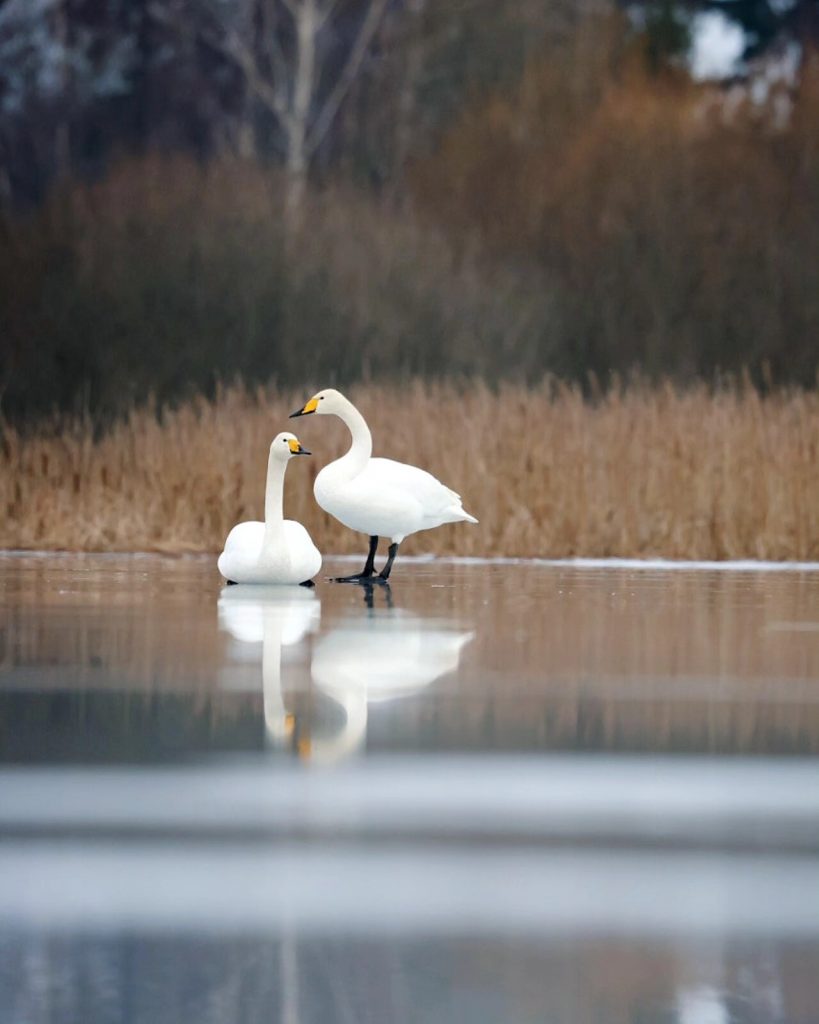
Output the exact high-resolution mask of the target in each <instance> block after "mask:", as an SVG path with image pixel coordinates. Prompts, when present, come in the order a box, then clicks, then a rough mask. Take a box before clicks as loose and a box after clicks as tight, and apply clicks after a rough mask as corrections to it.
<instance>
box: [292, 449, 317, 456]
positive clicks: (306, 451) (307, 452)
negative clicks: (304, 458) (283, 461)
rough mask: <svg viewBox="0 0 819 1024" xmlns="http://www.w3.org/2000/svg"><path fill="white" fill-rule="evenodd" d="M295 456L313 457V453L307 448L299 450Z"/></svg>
mask: <svg viewBox="0 0 819 1024" xmlns="http://www.w3.org/2000/svg"><path fill="white" fill-rule="evenodd" d="M294 454H295V455H312V454H313V453H312V452H309V451H308V450H307V449H306V448H299V450H298V451H297V452H295V453H294Z"/></svg>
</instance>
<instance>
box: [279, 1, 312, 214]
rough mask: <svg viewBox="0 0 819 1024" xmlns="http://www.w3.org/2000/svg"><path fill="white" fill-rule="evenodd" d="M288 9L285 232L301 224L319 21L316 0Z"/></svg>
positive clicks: (302, 2)
mask: <svg viewBox="0 0 819 1024" xmlns="http://www.w3.org/2000/svg"><path fill="white" fill-rule="evenodd" d="M289 9H290V12H291V14H292V15H293V19H294V21H295V27H296V65H295V68H294V72H293V93H292V95H293V98H292V102H291V107H290V112H289V117H288V118H287V124H286V130H287V195H286V199H285V223H286V224H287V228H288V231H296V230H298V228H299V226H300V222H301V212H302V208H303V206H304V193H305V187H306V183H307V130H308V127H309V124H310V115H311V113H312V107H313V93H314V90H315V74H316V44H317V39H318V29H319V27H320V19H319V17H318V9H317V7H316V0H291V6H290V8H289Z"/></svg>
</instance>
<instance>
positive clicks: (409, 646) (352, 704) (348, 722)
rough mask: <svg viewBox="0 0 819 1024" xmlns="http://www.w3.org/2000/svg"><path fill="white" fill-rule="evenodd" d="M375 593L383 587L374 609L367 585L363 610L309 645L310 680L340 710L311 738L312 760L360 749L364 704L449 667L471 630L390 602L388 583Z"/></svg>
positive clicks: (399, 693) (393, 695)
mask: <svg viewBox="0 0 819 1024" xmlns="http://www.w3.org/2000/svg"><path fill="white" fill-rule="evenodd" d="M375 593H376V594H379V593H383V595H384V597H385V599H386V606H385V607H384V608H379V609H377V610H376V608H375V607H374V603H373V596H374V593H373V588H372V587H367V588H366V590H365V597H366V604H367V608H366V610H365V611H364V614H362V615H360V616H355V617H349V618H346V619H344V620H343V621H342V622H341V623H340V624H339V625H337V626H335V627H334V628H333V629H330V630H328V632H326V633H324V634H323V635H321V636H320V637H319V638H318V639H317V640H316V642H315V644H314V646H313V658H312V662H311V665H310V671H311V674H312V677H313V682H314V683H315V685H316V686H317V687H318V688H319V689H320V690H321V691H322V692H323V693H325V694H327V695H328V696H329V697H331V698H332V699H333V700H334V701H335V702H336V703H337V704H340V705H341V707H342V708H343V710H344V714H345V721H344V724H343V726H342V727H341V729H340V730H339V731H338V732H337V733H336V735H335V736H333V737H332V738H323V739H322V740H321V741H319V740H318V739H317V738H316V739H314V741H313V744H312V750H311V755H312V757H313V758H314V759H315V760H323V761H332V760H336V759H338V758H341V757H344V756H346V755H348V754H350V753H353V752H354V751H356V750H358V749H360V748H361V747H362V746H363V744H364V740H365V737H366V731H367V716H368V706H369V705H370V704H376V703H380V702H384V701H390V700H396V699H398V698H401V697H406V696H409V695H410V694H414V693H418V692H419V691H420V690H423V689H424V687H426V686H429V684H430V683H432V682H434V681H435V680H436V679H439V678H440V677H441V676H444V675H446V674H447V673H449V672H454V671H455V670H456V669H457V668H458V664H459V662H460V659H461V652H462V650H463V648H464V646H465V645H466V644H467V643H468V642H469V641H470V640H471V639H472V637H473V635H474V634H473V633H472V632H471V631H465V630H459V629H455V628H452V627H451V626H447V625H444V624H442V623H441V622H440V621H438V620H436V619H428V618H424V617H422V616H420V615H414V614H411V613H409V612H407V611H405V610H404V609H401V608H395V607H393V604H392V598H391V594H390V590H389V587H388V586H387V587H384V586H380V587H376V588H375Z"/></svg>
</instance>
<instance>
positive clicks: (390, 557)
mask: <svg viewBox="0 0 819 1024" xmlns="http://www.w3.org/2000/svg"><path fill="white" fill-rule="evenodd" d="M397 553H398V545H397V544H390V546H389V550H388V553H387V561H386V564H385V565H384V568H383V569H382V570H381V572H380V573H379V574H378V575H379V576H380V577H381V579H382V580H388V579H389V578H390V573H391V572H392V563H393V562H394V561H395V556H396V554H397Z"/></svg>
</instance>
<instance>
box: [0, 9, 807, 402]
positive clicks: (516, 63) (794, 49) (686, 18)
mask: <svg viewBox="0 0 819 1024" xmlns="http://www.w3.org/2000/svg"><path fill="white" fill-rule="evenodd" d="M713 6H714V5H711V4H708V3H701V4H694V3H692V4H689V5H688V6H687V10H688V13H687V14H686V13H682V14H681V13H680V11H681V10H682V11H683V12H685V10H686V7H685V5H683V6H682V7H681V6H680V5H676V4H670V3H665V2H659V0H658V2H654V3H640V4H637V3H630V4H614V3H612V2H610V0H583V2H582V3H578V2H569V0H548V2H546V0H502V2H499V0H453V2H452V3H447V4H438V3H432V2H430V0H339V2H338V3H336V4H330V3H328V2H326V0H289V2H288V3H284V2H283V0H235V2H234V3H223V2H221V0H127V2H126V0H107V2H105V3H103V2H102V0H36V2H31V3H29V2H23V0H0V58H2V60H1V61H0V403H2V404H0V412H2V414H3V415H5V416H6V417H8V418H10V419H11V420H13V421H16V422H22V421H24V420H26V419H29V418H31V417H35V416H39V415H42V414H44V413H49V412H51V411H52V410H55V409H60V410H70V411H75V410H78V409H89V410H90V411H92V412H94V413H100V414H104V415H107V414H111V413H116V412H118V411H121V410H123V409H125V408H127V407H128V406H129V405H130V404H132V403H133V402H134V401H143V400H145V399H146V398H148V397H149V396H154V397H156V398H157V399H158V400H160V401H165V400H169V399H174V398H176V397H180V396H184V395H186V394H189V393H191V392H195V391H205V392H206V393H210V392H212V391H213V389H214V388H215V387H216V386H217V385H218V383H219V381H221V380H230V379H232V378H234V377H236V376H242V377H244V378H245V379H247V380H248V381H250V382H253V381H261V380H266V379H269V378H271V377H274V378H276V379H278V380H279V381H280V382H281V383H282V384H283V385H294V384H302V383H304V382H305V381H313V382H316V383H327V382H330V381H333V382H337V383H340V384H344V383H348V382H350V381H353V380H357V379H360V378H362V377H371V378H374V379H382V378H394V377H395V376H396V375H402V376H407V377H409V376H457V377H466V376H471V375H479V376H483V377H486V378H489V379H492V380H495V379H500V378H509V379H517V380H525V381H536V380H538V379H539V378H541V377H542V376H543V375H544V374H557V375H560V376H564V377H568V378H571V379H580V380H588V379H589V377H590V375H594V376H596V377H597V379H598V380H600V381H601V382H605V381H606V380H607V379H608V378H609V377H610V375H611V374H612V373H615V374H619V375H627V374H629V373H630V372H632V371H635V370H636V371H640V372H641V373H643V374H644V375H648V376H650V377H658V378H659V377H668V376H671V377H674V378H675V379H678V380H681V381H686V380H690V379H693V378H696V377H703V376H704V377H706V378H713V377H714V376H715V375H716V374H723V373H738V372H741V371H744V370H748V371H749V372H750V373H751V374H752V375H753V376H754V377H755V378H756V379H757V380H758V381H759V382H761V383H768V382H774V383H777V384H778V383H797V384H802V385H806V386H811V385H813V384H814V383H815V378H816V371H817V364H819V358H817V352H818V351H819V350H818V349H817V339H819V62H818V61H817V57H816V50H815V46H814V41H815V38H816V20H817V19H816V12H817V8H818V7H819V5H818V4H817V3H816V2H815V0H807V2H806V0H798V2H795V3H793V4H790V5H788V4H782V3H778V4H767V3H754V4H744V3H736V4H733V5H718V6H719V7H720V9H728V8H730V12H731V15H732V16H733V17H735V18H736V19H737V22H738V23H739V24H742V26H743V28H744V29H745V30H746V31H747V33H748V35H747V39H748V52H747V57H748V60H747V62H746V63H745V64H744V65H743V67H742V68H741V71H742V74H741V75H740V76H738V77H737V79H736V80H735V81H733V82H732V83H730V84H729V85H715V84H706V83H697V82H694V81H692V79H691V77H690V75H689V74H688V72H687V70H686V63H685V59H684V57H685V51H686V49H687V47H688V46H689V45H690V43H691V29H692V26H693V24H694V22H693V21H691V20H690V19H691V18H693V17H694V16H695V15H696V14H698V13H701V12H702V10H704V9H707V8H710V7H713ZM786 64H790V65H791V66H792V67H793V71H792V73H791V74H790V76H781V75H780V76H779V78H778V79H777V78H776V74H775V72H776V69H777V68H778V67H781V66H784V65H786Z"/></svg>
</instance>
